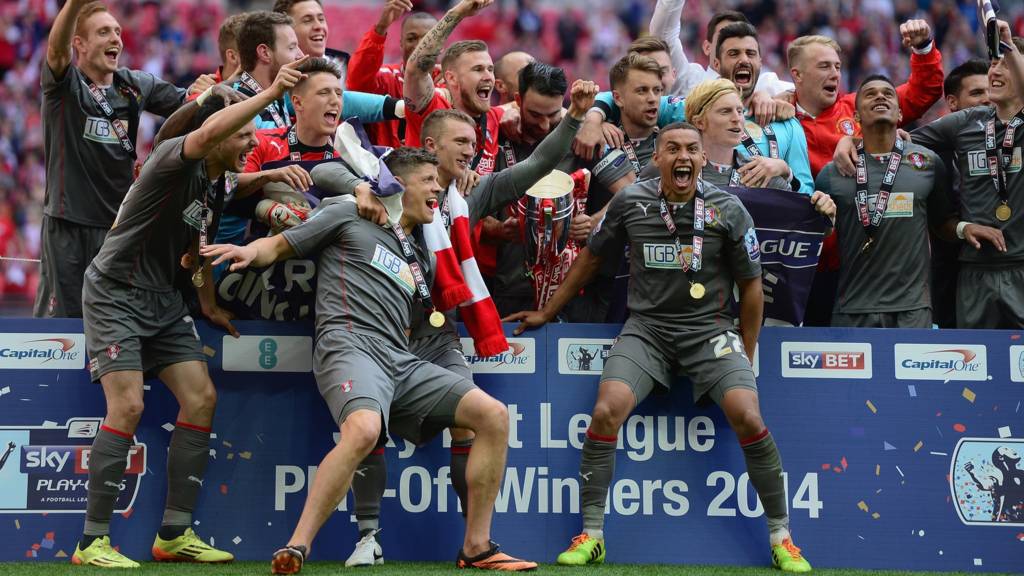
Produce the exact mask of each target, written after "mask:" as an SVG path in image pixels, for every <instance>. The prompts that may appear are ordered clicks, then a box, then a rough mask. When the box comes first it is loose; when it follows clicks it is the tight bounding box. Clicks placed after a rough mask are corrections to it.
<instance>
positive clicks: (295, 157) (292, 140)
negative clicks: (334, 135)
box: [288, 126, 334, 162]
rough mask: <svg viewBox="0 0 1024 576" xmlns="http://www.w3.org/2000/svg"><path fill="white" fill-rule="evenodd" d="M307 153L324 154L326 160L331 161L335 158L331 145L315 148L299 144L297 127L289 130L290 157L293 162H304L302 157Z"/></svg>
mask: <svg viewBox="0 0 1024 576" xmlns="http://www.w3.org/2000/svg"><path fill="white" fill-rule="evenodd" d="M306 152H309V153H322V154H323V159H324V160H330V159H332V158H334V147H333V146H331V144H326V145H324V146H319V147H314V146H309V145H306V144H303V143H302V142H299V137H298V136H297V135H296V134H295V126H292V127H291V128H289V129H288V156H289V158H290V159H291V160H292V161H293V162H300V161H302V159H303V158H302V155H303V154H305V153H306Z"/></svg>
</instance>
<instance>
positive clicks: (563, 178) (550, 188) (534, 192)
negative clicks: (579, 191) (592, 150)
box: [526, 170, 574, 198]
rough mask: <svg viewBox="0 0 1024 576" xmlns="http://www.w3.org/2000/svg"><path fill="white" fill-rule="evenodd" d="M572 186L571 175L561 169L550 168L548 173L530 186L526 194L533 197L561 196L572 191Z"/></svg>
mask: <svg viewBox="0 0 1024 576" xmlns="http://www.w3.org/2000/svg"><path fill="white" fill-rule="evenodd" d="M573 187H574V182H573V180H572V176H569V175H568V174H566V173H565V172H562V171H561V170H552V171H551V173H550V174H548V175H547V176H545V177H543V178H541V179H540V180H538V181H537V183H536V184H534V185H533V186H531V187H530V189H529V190H527V191H526V195H527V196H533V197H534V198H561V197H562V196H565V195H566V194H570V193H572V190H573Z"/></svg>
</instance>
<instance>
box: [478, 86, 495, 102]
mask: <svg viewBox="0 0 1024 576" xmlns="http://www.w3.org/2000/svg"><path fill="white" fill-rule="evenodd" d="M493 90H494V85H493V84H478V85H477V87H476V92H475V94H476V97H477V99H479V100H480V101H481V102H482V103H484V104H486V105H488V106H489V105H490V104H491V91H493Z"/></svg>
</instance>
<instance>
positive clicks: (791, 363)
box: [782, 342, 871, 379]
mask: <svg viewBox="0 0 1024 576" xmlns="http://www.w3.org/2000/svg"><path fill="white" fill-rule="evenodd" d="M782 376H783V377H784V378H826V379H827V378H861V379H863V378H871V345H870V344H867V343H859V342H852V343H851V342H783V343H782Z"/></svg>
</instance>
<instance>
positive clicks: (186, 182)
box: [93, 136, 213, 292]
mask: <svg viewBox="0 0 1024 576" xmlns="http://www.w3.org/2000/svg"><path fill="white" fill-rule="evenodd" d="M184 143H185V136H179V137H177V138H170V139H167V140H165V141H163V142H161V143H160V144H159V145H158V146H157V147H156V149H155V150H153V152H152V153H151V154H150V155H149V158H147V159H146V163H145V164H144V165H143V167H142V171H141V172H140V173H139V178H138V180H136V181H135V183H134V184H132V186H131V188H130V189H129V190H128V193H127V194H126V195H125V196H124V201H123V202H122V204H121V208H120V210H119V211H118V213H117V218H116V219H115V221H114V224H113V227H112V228H111V229H110V232H108V233H107V238H106V240H104V242H103V246H102V247H101V248H100V251H99V254H97V255H96V258H95V259H94V260H93V266H95V267H96V268H97V269H98V270H99V271H100V272H101V273H103V274H104V275H106V276H109V277H111V278H113V279H115V280H118V281H121V282H125V283H127V284H130V285H132V286H135V287H137V288H144V289H146V290H153V291H158V292H166V291H170V290H173V289H174V287H173V283H174V277H175V275H176V274H177V272H178V269H179V268H180V266H181V265H180V260H181V256H182V255H183V254H184V253H185V252H186V251H187V250H188V249H189V246H190V245H191V243H192V242H193V241H195V240H196V239H197V238H198V235H199V234H198V232H197V231H196V229H195V228H194V227H192V226H189V225H188V224H187V223H186V221H187V219H188V218H190V217H195V216H196V215H197V210H196V207H197V205H196V204H195V202H196V201H198V202H199V203H202V202H203V199H204V197H205V196H206V195H207V194H209V202H208V204H209V206H211V207H212V205H213V194H212V186H211V183H210V180H209V178H207V176H206V163H205V162H204V161H203V160H188V159H186V158H184V156H183V152H184Z"/></svg>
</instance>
